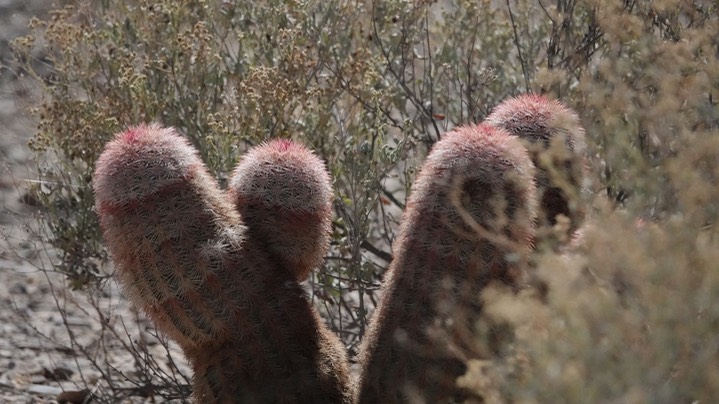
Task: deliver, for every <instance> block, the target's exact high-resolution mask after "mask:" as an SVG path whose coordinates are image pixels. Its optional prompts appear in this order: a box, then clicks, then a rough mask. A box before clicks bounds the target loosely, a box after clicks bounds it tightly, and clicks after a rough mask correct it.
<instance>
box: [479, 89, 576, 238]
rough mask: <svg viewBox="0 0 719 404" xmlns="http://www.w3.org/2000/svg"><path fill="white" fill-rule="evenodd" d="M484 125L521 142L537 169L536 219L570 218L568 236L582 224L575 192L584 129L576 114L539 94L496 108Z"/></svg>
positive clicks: (516, 98) (520, 97) (522, 97)
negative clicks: (491, 126)
mask: <svg viewBox="0 0 719 404" xmlns="http://www.w3.org/2000/svg"><path fill="white" fill-rule="evenodd" d="M486 122H487V123H489V124H491V125H494V126H497V127H500V128H503V129H505V130H507V131H508V132H509V133H511V134H512V135H515V136H518V137H520V138H521V139H523V140H525V142H526V145H527V147H528V149H529V150H530V154H531V155H532V160H533V161H534V164H535V166H536V167H537V169H538V171H537V178H536V181H537V188H538V192H539V193H540V196H539V198H540V200H541V203H540V205H541V210H542V215H541V218H542V220H544V221H545V224H549V225H554V224H555V223H556V217H557V215H559V214H562V215H564V216H566V217H568V218H569V219H570V221H571V222H570V231H572V232H573V231H574V230H576V229H577V228H578V227H579V226H580V225H581V224H582V222H583V220H584V215H585V208H584V206H583V204H582V203H581V198H580V191H581V189H582V187H583V185H584V177H585V171H586V165H585V160H584V150H585V148H586V146H585V140H584V129H583V128H582V125H581V122H580V121H579V117H578V116H577V114H576V113H575V112H574V111H573V110H571V109H570V108H568V107H567V106H565V105H564V104H562V103H561V102H559V101H556V100H549V99H547V98H546V97H544V96H543V95H538V94H523V95H520V96H518V97H515V98H510V99H507V100H505V101H503V102H502V103H501V104H499V105H498V106H497V107H496V108H495V109H494V110H493V111H492V113H491V114H490V115H489V116H488V117H487V120H486Z"/></svg>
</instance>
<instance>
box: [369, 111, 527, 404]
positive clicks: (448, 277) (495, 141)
mask: <svg viewBox="0 0 719 404" xmlns="http://www.w3.org/2000/svg"><path fill="white" fill-rule="evenodd" d="M534 175H535V173H534V165H533V164H532V162H531V159H530V157H529V155H528V152H527V150H526V149H525V148H524V147H523V145H522V144H521V142H520V141H519V140H518V139H517V138H516V137H513V136H511V135H509V134H508V133H507V132H505V131H504V130H502V129H499V128H494V127H492V126H489V125H484V124H482V125H478V126H470V127H462V128H458V129H456V130H454V131H453V132H450V133H447V134H446V135H444V137H443V138H442V140H440V141H439V142H437V143H436V144H435V145H434V147H433V149H432V151H431V153H430V154H429V156H428V157H427V161H426V162H425V163H424V166H423V167H422V169H421V171H420V174H419V176H418V178H417V180H416V182H415V184H414V186H413V191H412V194H411V196H410V199H409V202H408V204H407V209H406V210H405V212H404V216H403V218H402V223H401V227H400V233H399V237H398V239H397V240H396V241H395V244H394V246H393V248H394V257H395V258H394V260H393V262H392V264H391V266H390V269H389V272H388V274H387V275H386V278H385V281H384V282H385V284H384V286H383V294H382V297H381V300H380V303H379V305H378V307H377V309H376V311H375V313H374V315H373V317H372V318H371V320H370V325H369V328H368V331H367V333H366V334H365V336H364V339H363V342H362V345H361V347H360V358H359V359H360V363H361V364H362V370H361V374H360V379H359V385H358V389H359V390H358V397H357V398H358V401H359V402H360V403H394V402H427V403H433V402H448V401H452V400H462V399H464V398H467V396H466V394H467V393H466V392H464V391H462V390H460V389H459V388H457V387H456V379H457V377H458V376H461V375H462V374H464V372H465V369H466V367H465V361H466V359H467V358H468V357H472V355H473V353H472V348H471V346H470V345H471V343H472V341H471V339H472V337H471V335H472V330H473V329H472V327H473V325H474V324H475V322H476V320H477V318H479V317H478V316H480V315H481V311H482V309H481V302H480V301H479V293H480V291H481V290H482V289H483V288H484V287H485V286H487V285H488V284H489V283H490V282H492V281H497V282H501V283H504V284H507V285H510V286H516V285H517V282H518V280H519V278H520V275H521V273H522V271H523V269H524V268H523V266H524V265H523V262H524V260H523V258H524V257H526V254H527V253H528V252H529V250H530V249H531V239H532V237H533V231H534V221H535V220H536V217H535V211H536V206H535V205H536V195H535V188H534V181H533V178H534ZM438 329H439V331H440V332H439V334H438V333H437V331H438ZM438 335H439V337H438V338H437V336H438ZM467 336H469V338H467ZM467 339H469V340H470V341H468V340H467Z"/></svg>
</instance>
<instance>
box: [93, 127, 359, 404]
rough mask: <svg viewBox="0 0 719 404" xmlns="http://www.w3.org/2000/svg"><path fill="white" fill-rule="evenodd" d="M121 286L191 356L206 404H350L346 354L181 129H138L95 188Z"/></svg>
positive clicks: (108, 160)
mask: <svg viewBox="0 0 719 404" xmlns="http://www.w3.org/2000/svg"><path fill="white" fill-rule="evenodd" d="M93 182H94V187H95V198H96V210H97V212H98V215H99V217H100V223H101V227H102V229H103V234H104V238H105V241H106V244H107V246H108V248H109V250H110V252H111V255H112V257H113V260H114V263H115V266H116V269H117V276H118V278H119V280H120V282H121V284H122V286H123V287H124V289H125V291H126V293H127V295H128V296H129V298H130V299H131V300H132V301H133V303H134V304H135V305H137V306H139V307H141V308H142V309H143V310H144V311H145V312H146V313H147V314H148V316H149V317H150V318H151V319H152V320H153V321H154V322H155V324H156V325H157V328H158V329H159V330H161V331H162V332H164V333H166V334H167V335H168V336H170V337H171V338H173V339H174V340H175V341H177V342H178V344H179V345H180V346H181V347H182V348H183V351H184V352H185V354H186V356H187V357H188V360H189V362H190V363H191V365H192V367H193V370H194V378H193V389H194V393H193V394H194V397H195V400H196V401H197V402H202V403H206V402H207V403H211V402H223V403H225V402H237V403H240V402H242V403H245V402H258V403H259V402H283V403H305V402H307V403H318V402H336V403H346V402H350V400H351V397H350V384H349V371H348V366H347V360H346V357H345V352H344V349H343V347H342V346H341V344H340V342H339V340H338V339H337V338H336V336H334V335H332V334H331V333H330V332H329V330H327V329H326V327H325V326H324V324H322V322H321V321H320V319H319V317H318V315H317V314H316V312H315V310H314V309H313V308H312V306H311V305H310V302H309V301H308V299H307V296H306V295H305V292H304V291H303V289H302V288H301V286H300V285H299V283H298V282H297V280H296V279H295V277H294V276H293V275H292V271H291V270H288V269H287V268H283V267H282V266H281V264H279V263H278V262H277V261H276V260H272V259H270V258H269V257H268V256H267V254H266V253H265V252H264V250H263V249H262V247H260V245H259V244H258V243H257V242H256V241H255V240H253V238H252V237H251V236H249V235H248V234H247V229H246V227H245V226H244V224H243V222H242V220H241V217H240V215H239V213H238V212H237V210H236V209H235V207H234V206H233V204H232V202H231V201H230V200H229V198H227V195H225V194H224V193H223V192H222V191H221V190H220V189H219V186H218V185H217V182H216V181H215V179H214V178H212V177H211V176H210V175H209V173H208V171H207V169H206V167H205V165H204V164H203V163H202V161H201V160H200V158H199V157H198V154H197V152H196V150H195V149H194V148H193V147H192V146H191V145H189V143H188V142H187V141H186V140H185V139H184V138H182V137H181V136H179V135H177V134H176V133H175V132H174V130H172V129H168V128H161V127H160V126H158V125H143V126H138V127H135V128H131V129H129V130H127V131H125V132H123V133H121V134H119V135H117V137H116V138H115V139H114V140H112V141H111V142H110V143H109V144H108V145H107V146H106V148H105V151H104V152H103V154H102V155H101V156H100V158H99V160H98V161H97V165H96V171H95V175H94V178H93Z"/></svg>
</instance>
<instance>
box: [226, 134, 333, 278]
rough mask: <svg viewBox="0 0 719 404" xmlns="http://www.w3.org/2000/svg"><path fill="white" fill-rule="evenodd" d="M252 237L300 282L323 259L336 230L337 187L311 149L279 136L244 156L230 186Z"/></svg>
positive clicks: (230, 190) (234, 200)
mask: <svg viewBox="0 0 719 404" xmlns="http://www.w3.org/2000/svg"><path fill="white" fill-rule="evenodd" d="M229 193H230V198H231V199H232V201H233V202H234V203H235V206H237V208H238V210H239V211H240V214H241V215H242V218H243V220H244V222H245V223H246V224H247V226H248V228H249V231H250V234H251V236H252V238H253V239H255V240H257V241H258V242H260V243H262V244H263V245H264V246H266V248H267V250H268V252H269V253H270V254H271V255H272V256H273V257H275V258H276V259H279V260H280V262H281V264H282V265H283V266H284V267H285V268H288V269H290V270H292V271H293V272H294V274H295V276H296V277H297V279H298V280H300V281H301V280H304V279H305V278H307V275H308V274H309V273H310V271H312V270H313V269H314V268H316V267H317V266H318V265H319V264H320V263H321V262H322V260H323V258H324V257H323V254H324V253H325V252H326V251H327V248H328V246H329V242H330V234H331V230H332V186H331V183H330V178H329V174H328V173H327V170H326V169H325V166H324V164H323V163H322V161H321V160H320V159H319V158H318V157H317V156H316V155H314V154H313V153H312V152H311V151H310V150H308V149H307V148H306V147H304V146H302V145H300V144H297V143H294V142H292V141H289V140H284V139H278V140H272V141H269V142H266V143H263V144H261V145H259V146H257V147H254V148H252V149H251V150H250V151H249V152H248V153H247V154H245V155H244V156H242V160H241V161H240V164H238V166H237V168H236V169H235V171H234V173H233V175H232V178H231V179H230V184H229Z"/></svg>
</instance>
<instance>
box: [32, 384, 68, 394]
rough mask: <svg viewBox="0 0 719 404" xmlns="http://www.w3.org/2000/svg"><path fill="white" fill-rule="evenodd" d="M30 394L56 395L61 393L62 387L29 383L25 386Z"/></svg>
mask: <svg viewBox="0 0 719 404" xmlns="http://www.w3.org/2000/svg"><path fill="white" fill-rule="evenodd" d="M25 391H27V392H28V393H30V394H39V395H41V396H57V395H59V394H60V393H62V389H60V388H59V387H55V386H48V385H45V384H30V385H28V386H27V387H26V388H25Z"/></svg>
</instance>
